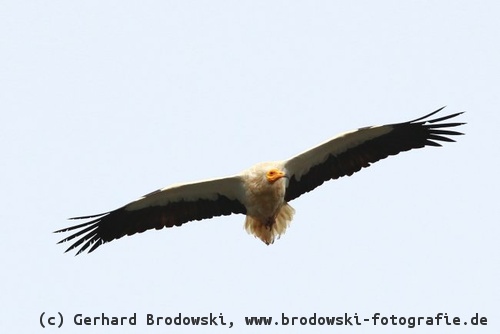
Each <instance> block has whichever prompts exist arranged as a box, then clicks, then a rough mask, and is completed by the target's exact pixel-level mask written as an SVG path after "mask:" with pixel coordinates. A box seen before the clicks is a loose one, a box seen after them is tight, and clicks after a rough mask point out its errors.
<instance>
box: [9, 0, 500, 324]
mask: <svg viewBox="0 0 500 334" xmlns="http://www.w3.org/2000/svg"><path fill="white" fill-rule="evenodd" d="M499 15H500V4H499V2H498V1H475V2H472V1H376V2H375V1H351V2H347V1H310V2H306V1H154V0H150V1H121V0H120V1H117V0H116V1H109V0H100V1H49V2H39V1H2V2H0V48H1V51H0V115H1V118H0V149H1V152H2V160H1V164H0V166H1V167H0V168H1V173H0V183H1V192H0V194H1V203H2V210H1V211H0V223H1V224H2V233H0V248H1V249H0V250H1V251H0V261H1V265H2V268H3V269H2V273H1V274H0V276H1V284H0V293H1V296H2V297H1V299H2V302H1V305H2V306H1V315H0V328H1V330H2V332H5V333H8V332H9V333H14V332H18V333H20V332H26V333H28V332H30V333H35V332H38V331H42V330H43V329H42V328H41V327H40V324H39V318H40V315H41V313H42V312H46V314H48V315H55V314H56V313H57V312H61V313H62V314H63V316H64V319H65V322H64V325H63V329H65V332H67V333H69V332H71V333H137V332H139V331H140V332H143V331H147V332H151V333H166V332H175V333H223V332H225V331H228V330H229V331H233V332H235V330H236V332H238V333H255V331H256V330H257V329H256V328H252V327H249V326H245V322H244V317H245V316H273V317H275V318H276V319H278V320H279V319H280V318H281V314H282V313H285V314H286V315H287V316H289V317H292V316H305V317H310V316H312V315H313V314H314V313H316V314H317V315H318V316H341V315H344V313H345V312H347V313H349V314H350V315H354V313H358V315H359V316H360V317H363V318H368V317H371V316H372V315H373V314H374V313H376V312H380V313H382V315H383V316H390V315H392V314H394V315H397V316H405V317H409V316H435V315H436V313H438V312H443V313H444V312H446V313H448V315H450V316H451V317H453V316H459V317H461V318H462V319H465V321H468V319H470V317H472V316H473V315H475V313H476V312H477V313H479V315H480V316H485V317H487V318H488V325H487V326H483V327H482V328H479V329H478V328H473V327H472V326H453V327H451V326H433V327H429V326H420V327H419V328H417V329H413V330H410V329H408V328H407V327H406V326H380V325H379V326H371V325H368V324H365V325H363V326H360V327H352V328H351V327H340V328H329V327H312V326H293V327H291V326H288V327H285V326H275V325H272V326H269V327H261V328H258V331H260V332H266V333H304V332H305V331H307V332H309V331H311V332H313V333H327V332H328V333H330V332H332V331H335V332H339V333H344V332H345V333H347V332H349V333H353V332H354V333H366V332H367V331H369V332H370V333H407V332H409V331H412V332H414V333H424V332H425V333H498V331H499V329H500V324H499V323H500V311H499V310H500V288H499V284H498V282H499V281H500V264H499V263H500V261H499V255H500V252H499V241H498V240H499V237H500V228H499V226H498V220H499V218H498V217H499V213H500V212H499V211H500V210H499V207H500V206H499V204H498V198H499V197H498V196H499V194H498V191H499V186H500V184H499V178H498V174H497V173H498V169H499V166H500V158H499V157H498V152H499V148H500V147H499V146H500V144H499V140H498V124H499V122H500V112H499V107H500V62H499V59H500V20H499V19H498V17H499ZM443 105H447V108H446V109H445V110H444V111H443V112H442V113H441V115H445V114H446V113H455V112H460V111H466V113H465V114H464V115H462V116H460V121H464V122H467V123H468V124H467V125H466V126H463V127H462V129H461V130H462V131H464V132H465V133H466V135H465V136H461V137H459V138H457V139H458V141H457V143H451V144H448V143H446V145H445V147H443V148H439V149H436V148H426V149H422V150H416V151H412V152H408V153H404V154H401V155H398V156H396V157H391V158H389V159H386V160H383V161H381V162H378V163H376V164H375V165H373V166H372V167H370V168H368V169H364V170H362V171H361V172H359V173H356V174H355V175H354V176H352V177H348V178H343V179H341V180H336V181H330V182H327V183H325V184H324V185H323V186H321V187H320V188H317V189H316V190H315V191H313V192H311V193H308V194H307V195H304V196H302V197H300V198H298V199H296V200H294V201H293V202H291V205H292V206H293V207H294V208H295V209H296V212H297V213H296V215H295V218H294V220H293V222H292V225H291V227H290V228H289V229H288V230H287V233H286V234H285V235H284V236H282V238H281V239H280V240H278V241H277V242H276V243H275V244H274V245H272V246H269V247H268V246H265V245H264V244H263V243H262V242H261V241H259V240H258V239H255V238H254V237H252V236H249V235H247V233H246V232H245V231H244V229H243V222H244V216H242V215H233V216H228V217H220V218H215V219H211V220H206V221H200V222H191V223H189V224H186V225H184V226H183V227H182V228H173V229H168V230H167V229H164V230H161V231H148V232H145V233H143V234H140V235H135V236H133V237H125V238H122V239H120V240H118V241H114V242H112V243H108V244H106V245H104V246H102V247H100V248H99V249H98V250H97V251H96V252H94V253H92V254H90V255H88V254H82V255H79V256H78V257H74V256H73V255H74V254H75V253H74V252H72V253H67V254H64V250H65V249H66V248H67V246H68V245H56V243H57V241H59V240H60V239H61V238H63V237H64V236H65V235H62V234H53V233H52V231H54V230H57V229H61V228H63V227H66V226H68V225H71V224H73V222H71V221H67V220H66V219H67V218H69V217H74V216H81V215H90V214H96V213H100V212H105V211H109V210H112V209H115V208H118V207H120V206H122V205H124V204H126V203H128V202H130V201H132V200H135V199H136V198H138V197H139V196H141V195H143V194H146V193H148V192H150V191H153V190H155V189H158V188H161V187H164V186H167V185H170V184H172V183H177V182H187V181H196V180H201V179H206V178H212V177H219V176H225V175H231V174H235V173H238V172H240V171H241V170H244V169H246V168H247V167H249V166H251V165H253V164H254V163H257V162H260V161H266V160H280V159H286V158H289V157H291V156H293V155H295V154H297V153H299V152H301V151H304V150H306V149H308V148H310V147H312V146H314V145H317V144H319V143H320V142H323V141H325V140H326V139H328V138H330V137H333V136H335V135H336V134H338V133H340V132H344V131H347V130H351V129H355V128H358V127H361V126H367V125H376V124H385V123H393V122H401V121H407V120H411V119H414V118H417V117H420V116H422V115H424V114H427V113H429V112H431V111H433V110H435V109H437V108H439V107H441V106H443ZM103 312H104V313H105V314H106V315H108V316H130V315H132V314H133V313H134V312H135V313H136V314H137V326H135V327H134V326H124V327H118V328H116V327H111V326H109V327H103V326H86V327H83V326H76V325H74V324H73V322H72V318H73V316H74V315H75V314H78V313H82V314H84V315H85V316H92V317H93V316H99V315H101V313H103ZM179 312H180V313H182V315H184V316H206V315H208V314H209V313H210V312H212V313H214V314H216V315H219V314H220V313H222V314H223V315H224V319H225V321H226V322H229V321H232V322H233V323H234V326H233V328H232V329H228V328H227V327H221V326H219V327H187V326H181V327H175V328H171V327H167V326H165V325H160V326H149V327H147V326H146V325H145V323H146V321H145V320H146V314H148V313H151V314H154V315H155V316H171V317H174V316H176V315H178V314H179ZM273 322H274V320H273ZM56 331H57V330H56V329H45V330H44V332H45V333H48V332H56ZM59 332H60V330H59Z"/></svg>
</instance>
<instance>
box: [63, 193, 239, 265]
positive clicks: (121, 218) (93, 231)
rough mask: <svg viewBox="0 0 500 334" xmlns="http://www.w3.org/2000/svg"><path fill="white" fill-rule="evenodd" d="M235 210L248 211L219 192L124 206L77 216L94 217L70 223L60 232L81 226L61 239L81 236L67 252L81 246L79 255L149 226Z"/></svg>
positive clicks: (166, 225)
mask: <svg viewBox="0 0 500 334" xmlns="http://www.w3.org/2000/svg"><path fill="white" fill-rule="evenodd" d="M232 213H242V214H245V213H246V209H245V207H244V206H243V204H241V203H240V202H239V201H238V200H231V199H229V198H227V197H226V196H223V195H218V197H217V199H216V200H208V199H200V200H197V201H185V200H182V201H179V202H172V203H169V204H167V205H163V206H151V207H146V208H142V209H139V210H133V211H128V210H126V209H125V208H124V207H122V208H120V209H117V210H115V211H111V212H106V213H103V214H100V215H92V216H85V217H75V218H71V219H88V218H95V219H93V220H91V221H88V222H86V223H83V224H79V225H74V226H70V227H67V228H64V229H61V230H58V231H55V233H59V232H67V231H72V230H77V229H80V230H79V231H77V232H75V233H73V234H72V235H70V236H68V237H66V238H64V239H62V240H61V241H59V243H63V242H67V241H70V240H73V239H75V238H78V239H77V241H76V242H74V243H73V244H72V245H71V246H70V247H69V248H68V249H67V250H66V252H68V251H70V250H72V249H75V248H78V247H79V246H80V245H82V244H83V245H82V246H81V248H80V249H79V250H78V252H77V254H76V255H78V254H80V253H82V252H84V251H85V250H86V249H88V248H89V247H90V246H92V247H91V248H90V249H89V253H91V252H93V251H94V250H96V249H97V248H98V247H99V246H100V245H102V244H104V243H106V242H109V241H111V240H114V239H119V238H121V237H123V236H125V235H132V234H135V233H142V232H144V231H146V230H150V229H157V230H159V229H162V228H164V227H173V226H181V225H182V224H184V223H186V222H189V221H193V220H202V219H206V218H212V217H215V216H221V215H230V214H232Z"/></svg>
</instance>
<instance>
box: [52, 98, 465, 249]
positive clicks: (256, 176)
mask: <svg viewBox="0 0 500 334" xmlns="http://www.w3.org/2000/svg"><path fill="white" fill-rule="evenodd" d="M443 108H444V107H443ZM443 108H440V109H438V110H436V111H434V112H432V113H430V114H428V115H426V116H423V117H420V118H417V119H415V120H413V121H409V122H404V123H396V124H388V125H382V126H369V127H364V128H360V129H357V130H354V131H349V132H345V133H342V134H340V135H338V136H336V137H334V138H332V139H330V140H328V141H326V142H324V143H322V144H320V145H318V146H316V147H314V148H312V149H309V150H307V151H305V152H303V153H300V154H298V155H296V156H294V157H292V158H290V159H288V160H284V161H273V162H264V163H259V164H256V165H255V166H253V167H250V168H249V169H247V170H245V171H243V172H242V173H240V174H238V175H234V176H229V177H223V178H218V179H212V180H205V181H200V182H193V183H183V184H176V185H172V186H170V187H166V188H162V189H159V190H157V191H154V192H152V193H150V194H147V195H145V196H142V197H141V198H139V199H138V200H136V201H133V202H131V203H129V204H127V205H125V206H122V207H121V208H118V209H116V210H113V211H109V212H105V213H101V214H98V215H92V216H84V217H75V218H71V219H87V220H88V221H87V222H85V223H83V224H79V225H75V226H71V227H67V228H63V229H61V230H58V231H55V232H56V233H57V232H67V231H74V230H76V232H75V233H74V234H72V235H70V236H68V237H66V238H64V239H63V240H61V241H60V242H59V243H62V242H67V241H70V240H74V239H76V241H75V242H74V243H73V244H72V245H71V246H70V247H69V248H68V249H67V250H66V252H67V251H69V250H72V249H74V248H77V247H80V246H81V247H80V249H79V250H78V252H77V254H80V253H81V252H83V251H85V250H86V249H88V248H89V247H90V249H89V250H88V252H89V253H90V252H92V251H94V250H95V249H96V248H97V247H99V246H100V245H102V244H104V243H106V242H109V241H112V240H114V239H119V238H121V237H123V236H125V235H133V234H135V233H141V232H144V231H146V230H150V229H153V228H154V229H157V230H159V229H162V228H164V227H173V226H181V225H182V224H184V223H187V222H189V221H193V220H202V219H206V218H212V217H215V216H221V215H230V214H232V213H241V214H245V215H246V218H245V229H246V230H247V231H248V233H250V234H253V235H254V236H255V237H257V238H259V239H260V240H262V241H263V242H264V243H265V244H267V245H269V244H272V243H273V242H274V241H275V240H276V239H277V238H279V237H280V235H282V234H283V233H284V232H285V230H286V228H287V227H288V225H289V224H290V222H291V221H292V218H293V215H294V209H293V208H292V207H291V206H290V205H289V204H288V203H289V202H290V201H292V200H294V199H295V198H297V197H299V196H300V195H302V194H304V193H306V192H309V191H311V190H313V189H314V188H316V187H318V186H319V185H321V184H323V182H325V181H328V180H331V179H337V178H339V177H342V176H346V175H347V176H351V175H352V174H353V173H355V172H357V171H359V170H360V169H361V168H363V167H368V166H370V164H371V163H374V162H376V161H378V160H381V159H384V158H386V157H388V156H389V155H396V154H398V153H400V152H403V151H408V150H411V149H415V148H421V147H425V146H441V145H440V143H439V142H453V141H454V140H453V139H451V138H449V137H447V136H455V135H461V134H462V133H460V132H457V131H453V130H450V128H454V127H456V126H460V125H462V124H464V123H447V122H443V121H445V120H449V119H451V118H454V117H456V116H458V115H460V114H462V113H455V114H452V115H448V116H444V117H440V118H434V119H429V118H430V117H431V116H432V115H434V114H436V113H438V112H439V111H440V110H441V109H443Z"/></svg>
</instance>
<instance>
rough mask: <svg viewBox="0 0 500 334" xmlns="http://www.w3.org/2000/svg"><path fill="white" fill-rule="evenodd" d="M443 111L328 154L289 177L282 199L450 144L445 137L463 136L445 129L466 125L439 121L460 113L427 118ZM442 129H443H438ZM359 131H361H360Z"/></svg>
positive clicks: (293, 197) (291, 198) (397, 125)
mask: <svg viewBox="0 0 500 334" xmlns="http://www.w3.org/2000/svg"><path fill="white" fill-rule="evenodd" d="M443 108H444V107H443ZM443 108H440V109H438V110H436V111H434V112H432V113H430V114H428V115H425V116H423V117H420V118H417V119H415V120H413V121H409V122H404V123H397V124H392V125H390V126H392V127H393V129H392V131H390V132H389V133H386V134H384V135H382V136H379V137H376V138H373V139H371V140H367V141H365V142H363V143H362V144H360V145H357V146H355V147H352V148H350V149H348V150H346V151H344V152H342V153H339V154H330V155H329V156H328V158H327V159H326V160H325V161H324V162H322V163H320V164H317V165H315V166H312V167H311V168H310V169H309V171H308V172H307V173H306V174H304V175H302V176H301V177H300V180H298V179H297V178H296V177H294V176H293V175H291V176H290V180H289V185H288V188H287V191H286V195H285V200H286V201H291V200H293V199H295V198H297V197H299V196H300V195H302V194H303V193H306V192H308V191H311V190H313V189H314V188H316V187H318V186H319V185H321V184H322V183H323V182H325V181H328V180H331V179H337V178H339V177H342V176H351V175H352V174H354V173H355V172H358V171H359V170H360V169H361V168H363V167H368V166H370V164H372V163H374V162H376V161H379V160H381V159H384V158H386V157H388V156H390V155H396V154H398V153H400V152H404V151H408V150H411V149H416V148H422V147H425V146H441V144H440V143H439V142H440V141H441V142H443V141H444V142H453V141H454V140H453V139H451V138H448V137H445V136H456V135H462V134H463V133H461V132H458V131H453V130H448V129H449V128H453V127H457V126H460V125H462V124H465V123H438V122H442V121H445V120H448V119H451V118H454V117H456V116H458V115H460V114H462V113H461V112H460V113H455V114H451V115H447V116H443V117H440V118H435V119H428V118H429V117H430V116H432V115H434V114H436V113H437V112H439V111H440V110H441V109H443ZM436 123H438V124H436ZM443 128H445V130H441V129H443ZM360 131H363V128H362V129H360Z"/></svg>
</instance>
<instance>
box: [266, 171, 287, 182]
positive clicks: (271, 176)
mask: <svg viewBox="0 0 500 334" xmlns="http://www.w3.org/2000/svg"><path fill="white" fill-rule="evenodd" d="M285 176H286V174H285V173H284V172H283V171H281V170H279V169H277V168H273V169H270V170H268V171H267V173H266V178H267V181H268V182H269V183H274V182H276V181H278V180H279V179H281V178H282V177H285Z"/></svg>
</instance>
